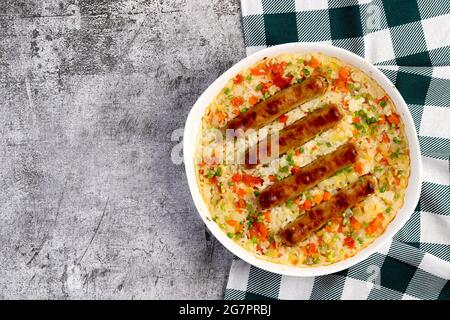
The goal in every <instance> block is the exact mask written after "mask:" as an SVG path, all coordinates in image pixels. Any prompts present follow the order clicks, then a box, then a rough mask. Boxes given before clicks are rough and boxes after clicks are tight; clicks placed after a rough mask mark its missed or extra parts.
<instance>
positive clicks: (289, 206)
mask: <svg viewBox="0 0 450 320" xmlns="http://www.w3.org/2000/svg"><path fill="white" fill-rule="evenodd" d="M292 204H293V202H292V200H291V199H289V200H288V201H286V206H287V207H288V208H292Z"/></svg>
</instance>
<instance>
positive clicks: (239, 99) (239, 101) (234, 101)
mask: <svg viewBox="0 0 450 320" xmlns="http://www.w3.org/2000/svg"><path fill="white" fill-rule="evenodd" d="M243 103H244V99H242V97H234V98H233V99H231V104H232V105H233V107H239V106H241V105H242V104H243Z"/></svg>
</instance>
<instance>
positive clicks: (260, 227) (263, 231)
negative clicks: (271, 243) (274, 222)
mask: <svg viewBox="0 0 450 320" xmlns="http://www.w3.org/2000/svg"><path fill="white" fill-rule="evenodd" d="M249 233H250V236H252V237H256V238H258V239H260V240H262V241H266V240H267V236H268V235H269V229H267V226H266V225H265V224H264V223H261V222H253V224H252V227H251V228H250V230H249Z"/></svg>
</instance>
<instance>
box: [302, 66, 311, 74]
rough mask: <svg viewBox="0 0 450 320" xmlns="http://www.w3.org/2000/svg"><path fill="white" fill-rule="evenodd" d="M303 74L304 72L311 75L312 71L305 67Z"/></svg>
mask: <svg viewBox="0 0 450 320" xmlns="http://www.w3.org/2000/svg"><path fill="white" fill-rule="evenodd" d="M303 74H304V75H305V76H309V75H310V74H311V71H309V70H308V69H306V68H304V69H303Z"/></svg>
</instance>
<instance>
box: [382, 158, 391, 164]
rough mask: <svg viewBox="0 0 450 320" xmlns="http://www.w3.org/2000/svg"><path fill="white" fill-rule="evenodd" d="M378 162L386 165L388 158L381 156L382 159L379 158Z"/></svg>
mask: <svg viewBox="0 0 450 320" xmlns="http://www.w3.org/2000/svg"><path fill="white" fill-rule="evenodd" d="M380 163H381V164H384V165H386V166H388V165H389V160H388V159H386V158H383V159H381V160H380Z"/></svg>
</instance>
